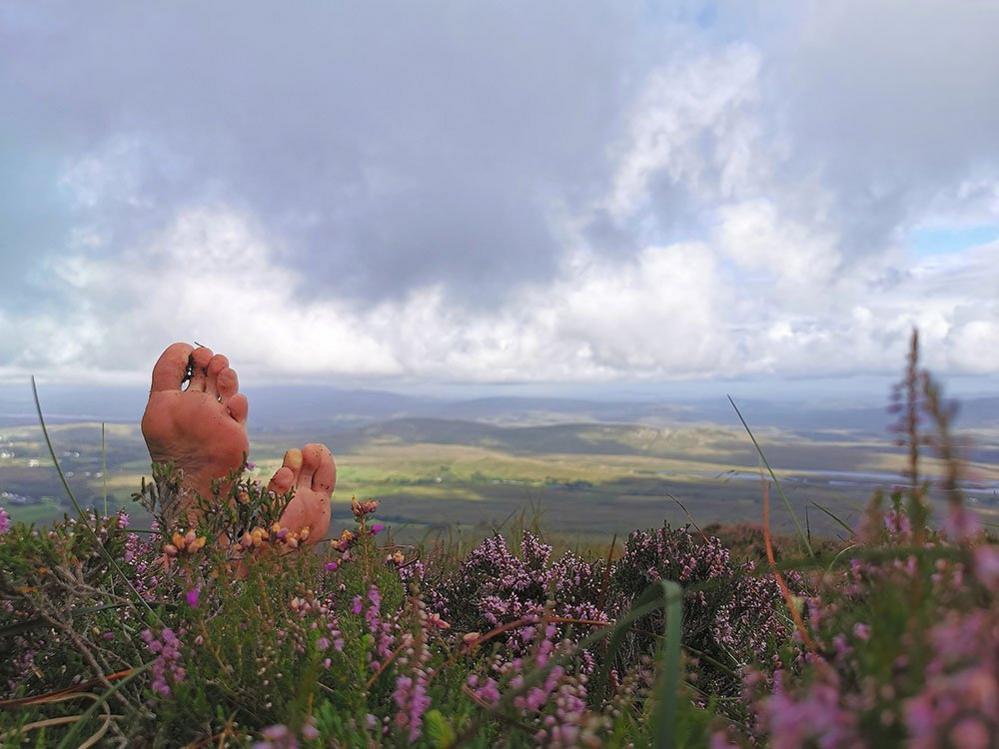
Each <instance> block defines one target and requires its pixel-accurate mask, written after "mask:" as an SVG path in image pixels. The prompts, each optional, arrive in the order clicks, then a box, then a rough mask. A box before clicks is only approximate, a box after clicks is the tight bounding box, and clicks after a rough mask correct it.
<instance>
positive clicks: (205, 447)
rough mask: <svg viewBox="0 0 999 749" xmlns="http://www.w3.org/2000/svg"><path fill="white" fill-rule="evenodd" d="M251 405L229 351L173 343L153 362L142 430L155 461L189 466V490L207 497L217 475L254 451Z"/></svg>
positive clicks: (185, 469) (186, 480)
mask: <svg viewBox="0 0 999 749" xmlns="http://www.w3.org/2000/svg"><path fill="white" fill-rule="evenodd" d="M188 375H190V380H189V381H188ZM185 382H187V387H186V388H185V387H184V384H185ZM248 411H249V404H248V403H247V400H246V396H245V395H243V394H242V393H240V392H239V378H238V376H237V375H236V372H235V370H233V369H232V368H230V367H229V360H228V359H227V358H226V357H225V356H223V355H221V354H215V353H213V352H212V350H211V349H209V348H205V347H204V346H201V347H198V348H195V347H193V346H191V345H189V344H187V343H174V344H172V345H171V346H168V347H167V348H166V350H165V351H164V352H163V353H162V354H161V355H160V358H159V359H158V360H157V362H156V365H155V366H154V367H153V378H152V385H151V387H150V392H149V402H148V403H147V404H146V411H145V413H144V414H143V416H142V436H143V437H144V438H145V440H146V446H147V447H148V448H149V455H150V457H151V458H152V459H153V462H154V463H171V462H172V463H173V464H174V465H176V466H177V468H179V469H181V470H182V471H183V472H184V480H183V486H184V488H185V489H186V490H187V492H188V495H190V493H192V492H196V493H198V494H200V495H201V496H203V497H207V496H208V495H209V494H210V493H211V485H212V480H213V479H218V478H222V477H224V476H226V475H227V474H229V473H230V472H231V471H233V470H235V469H238V468H239V467H240V466H241V465H242V464H243V460H244V459H245V456H246V455H247V454H248V452H249V449H250V443H249V440H248V439H247V436H246V417H247V413H248ZM186 501H187V502H188V503H189V502H190V498H188V499H187V500H186ZM188 507H189V504H188ZM180 509H186V508H180Z"/></svg>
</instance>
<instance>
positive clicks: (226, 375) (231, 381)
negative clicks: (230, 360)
mask: <svg viewBox="0 0 999 749" xmlns="http://www.w3.org/2000/svg"><path fill="white" fill-rule="evenodd" d="M216 388H217V392H218V394H219V395H220V396H222V399H223V400H225V399H226V398H232V397H233V396H234V395H235V394H236V392H237V391H238V390H239V377H237V376H236V370H235V369H229V367H226V368H225V369H223V370H222V371H221V372H219V376H218V378H217V380H216Z"/></svg>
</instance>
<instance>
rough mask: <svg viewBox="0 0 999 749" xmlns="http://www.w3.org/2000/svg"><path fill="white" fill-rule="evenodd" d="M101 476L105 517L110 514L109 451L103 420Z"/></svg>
mask: <svg viewBox="0 0 999 749" xmlns="http://www.w3.org/2000/svg"><path fill="white" fill-rule="evenodd" d="M101 478H102V479H103V481H104V517H107V516H108V451H107V442H106V441H105V438H104V422H103V421H102V422H101Z"/></svg>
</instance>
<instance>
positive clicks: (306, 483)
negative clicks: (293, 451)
mask: <svg viewBox="0 0 999 749" xmlns="http://www.w3.org/2000/svg"><path fill="white" fill-rule="evenodd" d="M328 452H329V451H328V450H327V449H326V447H325V445H319V444H317V443H315V442H312V443H309V444H308V445H306V446H305V447H303V448H302V470H301V472H300V473H299V474H298V485H299V486H301V487H303V488H307V489H311V488H312V477H313V476H315V474H316V469H317V468H319V466H320V464H321V463H322V462H323V458H324V457H325V456H326V453H328Z"/></svg>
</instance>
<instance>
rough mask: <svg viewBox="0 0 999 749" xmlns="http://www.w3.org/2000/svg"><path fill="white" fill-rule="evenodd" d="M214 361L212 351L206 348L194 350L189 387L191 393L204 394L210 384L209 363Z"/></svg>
mask: <svg viewBox="0 0 999 749" xmlns="http://www.w3.org/2000/svg"><path fill="white" fill-rule="evenodd" d="M211 360H212V350H211V349H210V348H205V347H204V346H202V347H200V348H196V349H194V351H193V352H192V353H191V367H192V369H193V373H192V374H191V384H190V385H189V386H188V387H187V389H188V390H190V391H195V392H202V393H203V392H204V391H205V385H206V384H207V382H208V362H210V361H211Z"/></svg>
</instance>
